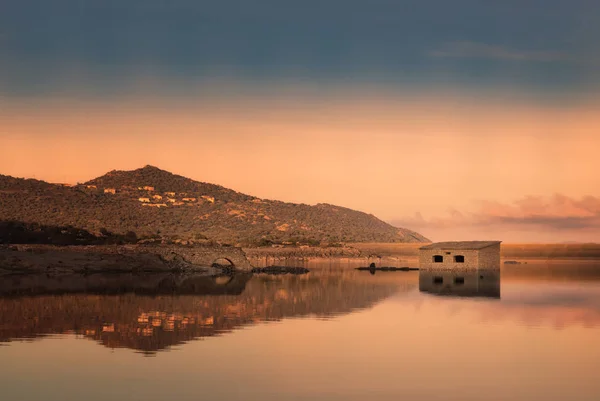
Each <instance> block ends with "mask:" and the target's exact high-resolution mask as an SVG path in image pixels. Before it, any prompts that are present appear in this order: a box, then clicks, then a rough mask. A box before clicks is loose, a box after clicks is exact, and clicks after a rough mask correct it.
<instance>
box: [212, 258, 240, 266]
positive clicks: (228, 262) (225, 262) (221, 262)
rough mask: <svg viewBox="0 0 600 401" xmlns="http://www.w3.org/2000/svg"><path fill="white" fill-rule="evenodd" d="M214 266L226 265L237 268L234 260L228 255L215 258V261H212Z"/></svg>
mask: <svg viewBox="0 0 600 401" xmlns="http://www.w3.org/2000/svg"><path fill="white" fill-rule="evenodd" d="M211 266H212V267H226V268H229V269H233V268H235V263H233V261H232V260H231V259H229V258H226V257H219V258H217V259H215V260H213V262H212V263H211Z"/></svg>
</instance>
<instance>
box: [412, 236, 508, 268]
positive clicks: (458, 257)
mask: <svg viewBox="0 0 600 401" xmlns="http://www.w3.org/2000/svg"><path fill="white" fill-rule="evenodd" d="M500 243H501V241H452V242H437V243H434V244H430V245H426V246H423V247H421V248H419V265H420V268H421V269H425V270H477V269H500Z"/></svg>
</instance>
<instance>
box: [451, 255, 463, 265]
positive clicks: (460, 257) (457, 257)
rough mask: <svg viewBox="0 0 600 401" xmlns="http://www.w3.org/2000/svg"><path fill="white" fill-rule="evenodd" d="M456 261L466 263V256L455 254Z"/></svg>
mask: <svg viewBox="0 0 600 401" xmlns="http://www.w3.org/2000/svg"><path fill="white" fill-rule="evenodd" d="M454 262H456V263H465V257H464V256H463V255H454Z"/></svg>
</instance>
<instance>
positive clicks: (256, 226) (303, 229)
mask: <svg viewBox="0 0 600 401" xmlns="http://www.w3.org/2000/svg"><path fill="white" fill-rule="evenodd" d="M0 220H4V221H15V222H20V223H23V224H32V223H35V224H39V225H43V226H53V227H76V228H78V229H83V230H87V231H89V232H90V233H92V234H94V235H101V234H102V233H106V232H110V233H111V234H114V235H119V234H125V233H130V232H133V233H135V234H136V235H137V237H138V238H144V237H155V238H156V237H160V238H163V239H171V240H173V239H180V240H186V241H189V240H214V241H217V242H220V243H229V244H237V245H243V246H257V245H269V244H297V245H299V244H309V245H317V244H322V243H327V244H332V243H338V242H427V241H428V240H427V239H426V238H425V237H423V236H422V235H420V234H418V233H416V232H413V231H410V230H407V229H404V228H397V227H393V226H391V225H390V224H387V223H385V222H383V221H381V220H379V219H377V218H376V217H375V216H373V215H370V214H366V213H363V212H358V211H355V210H351V209H347V208H344V207H340V206H334V205H329V204H317V205H315V206H310V205H305V204H294V203H285V202H280V201H273V200H265V199H259V198H256V197H252V196H249V195H245V194H242V193H239V192H236V191H233V190H231V189H227V188H224V187H222V186H219V185H214V184H207V183H203V182H198V181H194V180H191V179H189V178H186V177H182V176H179V175H176V174H172V173H169V172H167V171H164V170H161V169H159V168H156V167H153V166H146V167H143V168H140V169H137V170H133V171H116V170H115V171H111V172H109V173H107V174H106V175H104V176H101V177H98V178H95V179H93V180H90V181H88V182H86V183H84V184H79V185H75V186H66V185H61V184H49V183H46V182H43V181H38V180H30V179H28V180H26V179H20V178H13V177H9V176H1V175H0Z"/></svg>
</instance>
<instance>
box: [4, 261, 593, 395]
mask: <svg viewBox="0 0 600 401" xmlns="http://www.w3.org/2000/svg"><path fill="white" fill-rule="evenodd" d="M305 265H306V267H308V268H309V269H311V271H310V273H308V274H305V275H282V276H270V275H264V274H263V275H254V276H252V275H237V276H234V277H227V276H223V277H213V278H207V277H199V278H192V279H186V280H183V281H182V280H179V281H177V280H178V279H174V278H172V277H166V276H165V277H163V276H153V277H143V278H139V277H134V276H122V277H115V276H112V277H103V276H91V277H85V278H77V277H58V278H43V277H37V278H24V277H12V278H3V279H2V288H1V289H0V293H1V294H0V360H1V361H2V363H1V364H0V388H1V391H2V393H1V394H2V397H0V398H1V399H2V400H6V401H12V400H27V401H30V400H56V401H58V400H60V401H68V400H82V399H85V400H88V401H91V400H103V401H105V400H108V399H117V400H157V401H158V400H161V401H162V400H167V399H172V400H178V401H184V400H204V399H205V400H261V401H269V400H273V401H274V400H344V401H347V400H371V399H372V400H402V399H405V400H457V401H458V400H460V401H465V400H477V401H480V400H509V399H510V400H527V401H533V400H544V401H549V400H557V401H558V400H560V401H564V400H578V401H586V400H590V401H592V400H594V401H597V400H598V399H599V398H598V397H599V395H600V380H599V372H600V263H598V262H594V261H563V262H561V261H552V262H551V263H550V262H545V261H537V262H536V261H534V262H532V263H528V264H527V265H515V266H507V265H504V266H503V267H502V271H501V272H500V273H499V274H497V275H495V274H490V275H479V276H477V275H462V276H461V277H458V276H456V275H454V276H452V275H450V276H448V275H446V276H443V275H435V274H434V275H428V274H425V273H424V272H376V273H375V274H370V273H369V272H368V271H366V272H362V271H361V272H359V271H355V270H354V269H353V267H356V266H358V264H357V262H353V261H348V260H329V261H324V260H321V261H312V262H306V263H305ZM28 280H29V281H28ZM136 280H137V281H136ZM132 283H136V284H132ZM140 283H142V284H140ZM34 284H35V285H34Z"/></svg>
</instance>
